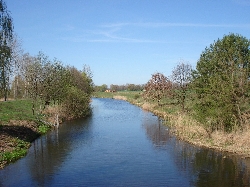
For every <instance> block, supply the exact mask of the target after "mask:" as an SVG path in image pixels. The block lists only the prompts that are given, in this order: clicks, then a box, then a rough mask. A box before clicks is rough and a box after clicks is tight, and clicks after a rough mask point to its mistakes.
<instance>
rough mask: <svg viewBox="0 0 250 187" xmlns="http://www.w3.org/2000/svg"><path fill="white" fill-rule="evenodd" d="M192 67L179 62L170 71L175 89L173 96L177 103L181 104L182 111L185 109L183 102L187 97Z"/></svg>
mask: <svg viewBox="0 0 250 187" xmlns="http://www.w3.org/2000/svg"><path fill="white" fill-rule="evenodd" d="M191 73H192V66H191V65H190V64H188V63H185V62H184V61H181V62H180V63H179V64H178V65H177V66H176V68H174V70H173V71H172V80H173V83H174V85H175V87H176V91H175V93H174V96H175V97H176V98H177V100H178V103H180V104H181V107H182V110H184V108H185V100H186V97H187V91H188V84H189V83H190V81H191V77H192V76H191Z"/></svg>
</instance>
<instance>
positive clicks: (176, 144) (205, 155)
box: [142, 119, 250, 187]
mask: <svg viewBox="0 0 250 187" xmlns="http://www.w3.org/2000/svg"><path fill="white" fill-rule="evenodd" d="M142 126H143V127H144V129H145V131H146V134H147V137H148V139H149V140H151V142H152V143H153V145H154V147H155V148H156V149H165V150H167V151H169V149H168V148H169V145H170V144H171V146H170V147H171V148H172V149H173V150H171V152H172V153H171V154H172V157H173V160H174V161H175V163H176V166H177V167H178V168H179V171H182V172H184V173H188V175H189V178H190V185H191V186H198V187H203V186H211V187H216V186H218V187H228V186H245V187H246V186H250V159H249V158H248V159H243V158H240V157H239V156H236V155H232V154H229V153H225V152H224V153H223V152H217V151H215V150H210V149H206V148H201V147H196V146H193V145H190V144H189V143H186V142H183V141H180V140H178V139H176V137H175V136H173V135H171V134H170V132H169V131H168V127H166V126H164V125H162V124H161V121H160V120H159V121H158V123H151V122H150V121H149V120H148V119H144V120H143V125H142Z"/></svg>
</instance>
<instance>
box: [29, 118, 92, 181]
mask: <svg viewBox="0 0 250 187" xmlns="http://www.w3.org/2000/svg"><path fill="white" fill-rule="evenodd" d="M90 120H91V119H90V118H88V119H85V120H82V119H81V120H74V121H73V122H72V123H71V122H67V123H66V124H63V125H62V126H61V127H60V128H59V129H56V130H55V131H53V132H51V133H49V134H47V135H45V137H44V138H40V139H38V140H36V141H35V142H34V144H33V147H32V150H30V151H32V152H33V154H31V155H32V156H30V158H29V161H28V162H27V165H28V168H29V170H30V174H31V175H32V178H33V179H35V180H36V182H37V183H38V184H41V185H42V186H44V185H45V184H46V183H50V180H52V178H51V177H49V176H53V175H54V174H55V173H56V172H58V170H59V169H60V167H61V166H62V165H63V164H64V160H65V159H67V157H68V156H70V153H71V151H72V150H73V149H74V147H75V146H77V145H78V144H81V145H84V144H90V143H91V142H90V140H91V134H92V133H91V132H92V131H91V125H90V124H91V122H90ZM83 124H84V125H83ZM68 125H70V126H71V127H70V128H68V127H67V126H68ZM82 135H84V136H82ZM82 137H84V138H82Z"/></svg>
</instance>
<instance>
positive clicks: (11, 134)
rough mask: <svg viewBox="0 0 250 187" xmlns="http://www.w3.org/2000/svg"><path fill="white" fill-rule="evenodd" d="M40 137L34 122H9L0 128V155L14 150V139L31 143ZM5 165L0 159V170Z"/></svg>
mask: <svg viewBox="0 0 250 187" xmlns="http://www.w3.org/2000/svg"><path fill="white" fill-rule="evenodd" d="M40 135H41V134H40V133H38V125H37V124H36V123H35V122H33V121H14V120H11V121H10V122H9V123H7V124H3V125H2V126H0V153H4V152H11V151H13V150H14V149H15V148H16V144H17V143H16V142H17V141H16V139H19V140H23V141H25V142H28V143H31V142H32V141H34V140H35V139H36V138H38V137H39V136H40ZM6 164H7V163H6V162H4V161H1V158H0V169H1V168H3V167H4V166H5V165H6Z"/></svg>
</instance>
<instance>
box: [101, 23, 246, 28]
mask: <svg viewBox="0 0 250 187" xmlns="http://www.w3.org/2000/svg"><path fill="white" fill-rule="evenodd" d="M125 26H135V27H151V28H157V27H222V28H223V27H224V28H250V24H199V23H164V22H145V23H140V22H138V23H133V22H131V23H129V22H125V23H111V24H104V25H102V27H106V28H114V27H117V28H121V27H125Z"/></svg>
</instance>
